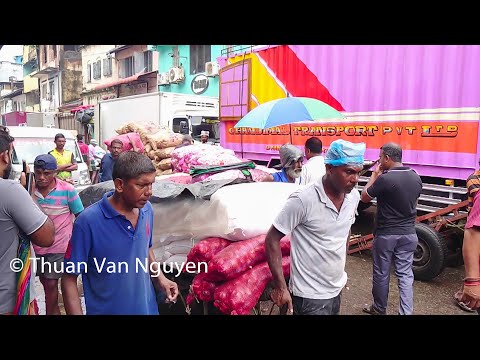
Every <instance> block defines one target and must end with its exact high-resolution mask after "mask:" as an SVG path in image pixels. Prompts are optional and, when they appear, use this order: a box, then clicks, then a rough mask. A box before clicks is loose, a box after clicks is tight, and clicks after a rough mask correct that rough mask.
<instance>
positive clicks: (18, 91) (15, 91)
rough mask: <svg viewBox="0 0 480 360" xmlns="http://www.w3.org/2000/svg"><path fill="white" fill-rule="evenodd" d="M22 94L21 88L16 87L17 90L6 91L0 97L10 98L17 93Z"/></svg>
mask: <svg viewBox="0 0 480 360" xmlns="http://www.w3.org/2000/svg"><path fill="white" fill-rule="evenodd" d="M21 94H23V89H17V90H13V91H12V92H10V93H8V94H7V95H3V96H2V97H0V99H11V98H13V97H15V96H18V95H21Z"/></svg>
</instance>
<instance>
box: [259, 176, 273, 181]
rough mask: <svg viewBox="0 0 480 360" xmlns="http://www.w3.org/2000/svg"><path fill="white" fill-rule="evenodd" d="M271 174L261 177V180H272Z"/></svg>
mask: <svg viewBox="0 0 480 360" xmlns="http://www.w3.org/2000/svg"><path fill="white" fill-rule="evenodd" d="M273 180H274V179H273V175H272V174H267V175H266V176H265V177H263V178H262V180H261V181H262V182H273Z"/></svg>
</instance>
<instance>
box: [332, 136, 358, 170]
mask: <svg viewBox="0 0 480 360" xmlns="http://www.w3.org/2000/svg"><path fill="white" fill-rule="evenodd" d="M365 149H366V145H365V143H352V142H350V141H345V140H342V139H339V140H335V141H334V142H332V143H331V144H330V147H329V148H328V151H327V154H326V155H325V164H330V165H332V166H342V165H363V156H364V155H365Z"/></svg>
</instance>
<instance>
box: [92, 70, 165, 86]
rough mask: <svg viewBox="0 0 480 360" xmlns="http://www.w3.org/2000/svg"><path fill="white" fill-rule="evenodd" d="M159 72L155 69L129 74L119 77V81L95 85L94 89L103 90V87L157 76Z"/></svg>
mask: <svg viewBox="0 0 480 360" xmlns="http://www.w3.org/2000/svg"><path fill="white" fill-rule="evenodd" d="M157 74H158V71H156V70H155V71H149V72H147V73H142V74H137V75H133V76H129V77H127V78H124V79H119V80H117V81H112V82H109V83H106V84H102V85H97V86H95V88H94V90H103V89H106V88H109V87H113V86H119V85H122V84H129V83H133V82H135V81H139V80H143V79H148V78H156V77H157Z"/></svg>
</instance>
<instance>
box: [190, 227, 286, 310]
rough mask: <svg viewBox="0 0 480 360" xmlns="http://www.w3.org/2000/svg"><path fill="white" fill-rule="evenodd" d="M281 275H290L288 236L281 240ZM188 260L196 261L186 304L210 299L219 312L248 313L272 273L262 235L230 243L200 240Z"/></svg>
mask: <svg viewBox="0 0 480 360" xmlns="http://www.w3.org/2000/svg"><path fill="white" fill-rule="evenodd" d="M280 249H281V252H282V268H283V275H284V276H285V277H288V276H289V275H290V239H289V238H283V239H282V240H281V241H280ZM187 262H189V263H194V264H196V270H197V272H198V274H197V275H196V276H195V277H194V278H193V281H192V285H191V288H190V293H189V295H188V296H187V301H186V302H187V305H190V304H191V303H192V301H194V300H195V299H197V300H201V301H205V302H213V304H214V306H215V307H216V308H218V309H219V310H220V311H221V312H222V313H224V314H228V315H248V314H250V313H251V311H252V310H253V308H254V307H255V305H256V304H257V302H258V301H259V299H260V297H261V295H262V293H263V291H264V290H265V288H266V286H267V285H268V283H269V282H270V281H272V273H271V272H270V268H269V267H268V263H267V258H266V254H265V235H259V236H256V237H254V238H251V239H248V240H244V241H238V242H231V241H228V240H226V239H223V238H207V239H204V240H201V241H199V242H198V243H197V244H196V245H195V246H194V247H193V248H192V249H191V250H190V252H189V254H188V256H187Z"/></svg>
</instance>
